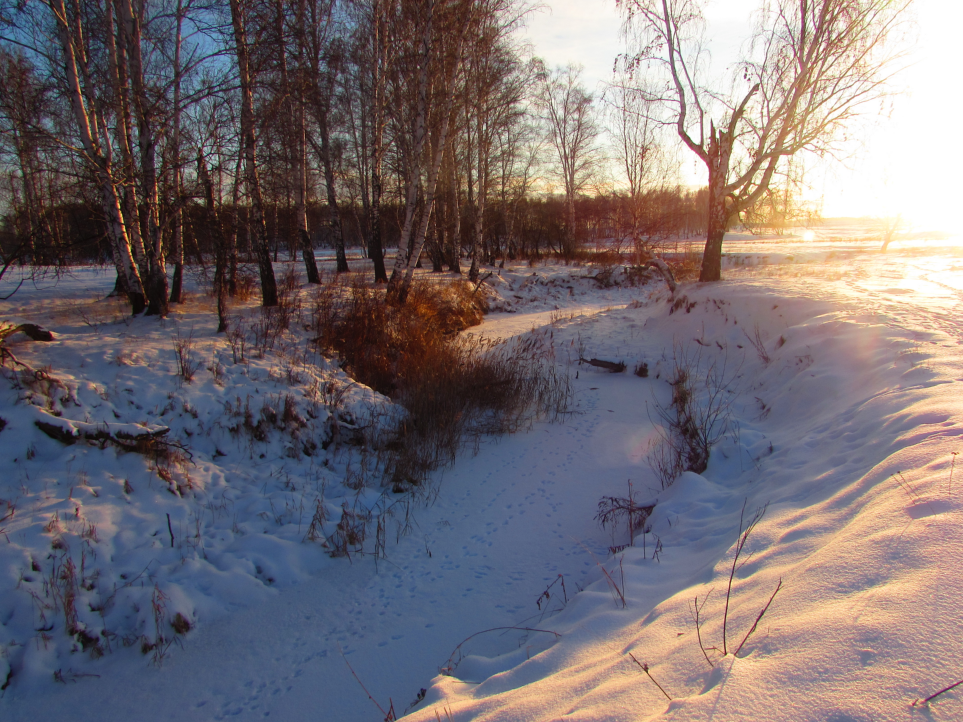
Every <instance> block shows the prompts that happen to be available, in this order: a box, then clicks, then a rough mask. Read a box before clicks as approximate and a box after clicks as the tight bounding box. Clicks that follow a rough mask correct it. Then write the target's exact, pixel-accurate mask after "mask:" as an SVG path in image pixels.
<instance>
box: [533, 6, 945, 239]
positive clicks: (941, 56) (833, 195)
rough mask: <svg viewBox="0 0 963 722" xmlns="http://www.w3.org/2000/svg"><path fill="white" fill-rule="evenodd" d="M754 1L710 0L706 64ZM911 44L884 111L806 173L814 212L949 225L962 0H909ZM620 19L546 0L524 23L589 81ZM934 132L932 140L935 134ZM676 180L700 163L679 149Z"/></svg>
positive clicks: (742, 26)
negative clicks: (818, 208)
mask: <svg viewBox="0 0 963 722" xmlns="http://www.w3.org/2000/svg"><path fill="white" fill-rule="evenodd" d="M758 5H759V0H710V1H709V2H708V4H707V8H706V17H707V20H708V28H707V35H708V40H709V42H710V46H711V48H712V52H713V63H714V67H715V68H723V69H724V68H725V67H726V66H727V65H728V64H729V63H730V62H732V61H733V60H734V59H735V58H736V57H737V53H738V50H739V47H740V45H741V43H742V42H743V40H744V39H745V37H746V35H747V33H748V30H749V28H750V26H751V20H750V19H751V16H752V12H753V10H754V9H755V8H757V7H758ZM912 12H913V15H914V18H915V26H916V27H915V34H916V41H915V43H914V45H913V48H912V50H911V52H910V55H909V58H908V62H907V65H908V67H907V68H906V69H905V70H904V71H903V72H902V73H901V74H900V75H899V76H898V77H897V79H896V82H895V85H896V87H897V88H898V89H899V90H900V91H901V93H900V94H899V95H898V96H896V97H894V98H893V100H892V106H891V108H890V107H889V105H887V108H886V116H878V117H873V118H869V119H868V120H869V121H870V122H869V123H868V125H867V127H865V128H863V129H862V130H860V131H859V135H860V136H861V138H860V142H859V143H858V145H857V144H854V145H853V147H852V151H851V153H850V154H849V156H848V157H847V158H845V159H843V161H842V162H836V161H834V162H832V163H825V164H823V165H821V166H819V167H816V168H813V169H812V170H811V172H809V173H808V175H807V183H808V184H809V186H810V188H809V190H808V192H807V193H808V194H809V197H810V198H811V199H813V200H817V201H821V204H822V214H823V216H824V217H834V216H874V217H885V216H891V215H894V214H895V213H900V214H901V215H902V216H903V218H904V219H905V221H906V222H907V223H909V224H910V225H911V226H912V227H915V228H918V229H920V230H927V229H934V228H940V229H943V230H950V229H951V228H952V227H953V225H954V222H955V218H952V217H951V211H952V209H953V208H955V207H956V206H957V205H959V191H960V190H961V182H960V180H959V175H958V174H956V173H953V170H954V169H956V168H960V167H963V147H961V144H960V143H959V142H957V141H956V140H955V139H954V138H953V136H952V134H953V130H952V128H953V126H954V121H955V120H956V119H959V118H960V117H961V116H963V102H961V99H960V97H959V94H958V93H955V92H952V91H951V90H949V89H950V88H953V87H954V86H958V84H959V80H958V78H957V77H956V75H955V69H956V68H958V67H959V65H960V63H959V57H958V52H957V49H956V48H957V43H958V40H957V37H956V36H957V31H958V28H960V27H961V26H963V2H958V1H957V0H949V1H948V0H916V1H915V3H914V6H913V11H912ZM620 26H621V17H620V15H619V12H618V11H617V9H616V6H615V2H614V0H547V1H546V2H543V3H541V8H540V9H539V10H537V11H536V12H534V13H533V14H532V16H531V19H530V21H529V25H528V28H527V30H526V33H527V37H528V40H529V42H530V43H531V44H532V47H533V52H534V53H535V54H536V55H538V56H540V57H542V58H543V59H545V60H546V61H547V62H548V64H550V65H564V64H566V63H569V62H572V63H578V64H581V65H583V66H584V71H583V78H584V79H585V82H586V85H588V86H589V87H590V88H599V87H601V86H600V84H601V83H603V82H604V81H606V80H608V79H609V78H611V75H612V66H613V63H614V61H615V58H616V56H617V55H618V54H619V53H620V52H622V51H623V50H624V42H623V40H622V38H621V36H620ZM941 136H942V138H941ZM682 157H683V159H684V160H683V167H682V176H683V179H684V180H685V182H687V183H691V184H693V185H698V184H700V182H704V178H703V172H702V169H701V168H700V163H699V162H698V161H697V160H695V159H694V158H693V157H692V156H691V154H690V155H688V156H686V155H683V156H682Z"/></svg>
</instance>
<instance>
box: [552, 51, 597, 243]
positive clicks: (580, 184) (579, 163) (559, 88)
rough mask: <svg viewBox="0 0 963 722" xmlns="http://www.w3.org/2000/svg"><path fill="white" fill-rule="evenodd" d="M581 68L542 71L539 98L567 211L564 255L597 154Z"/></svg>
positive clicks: (594, 125) (592, 114)
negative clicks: (578, 205)
mask: <svg viewBox="0 0 963 722" xmlns="http://www.w3.org/2000/svg"><path fill="white" fill-rule="evenodd" d="M581 74H582V69H581V67H580V66H577V65H567V66H565V67H558V68H555V69H554V70H550V71H549V70H545V71H543V72H542V89H541V94H540V97H539V101H540V104H541V107H542V113H543V117H544V118H545V122H546V123H547V125H548V137H549V141H550V144H551V146H552V148H553V149H554V151H555V160H556V161H557V162H558V174H559V175H560V176H561V178H562V184H563V186H564V188H565V201H566V206H567V210H568V218H567V224H566V234H565V239H564V243H563V249H562V251H563V254H565V255H569V256H570V255H571V254H572V253H574V251H575V248H576V242H577V237H576V227H575V220H576V219H575V198H576V197H577V196H578V194H579V193H581V192H582V190H583V189H584V188H585V186H586V185H587V184H588V182H589V180H590V178H591V177H592V174H593V173H594V171H595V169H596V166H597V165H598V162H599V156H598V154H597V152H596V149H595V147H594V146H595V140H596V138H597V137H598V135H599V127H598V124H597V122H596V118H595V107H594V105H593V100H594V99H593V97H592V94H591V93H589V92H588V91H587V90H586V89H585V88H584V87H583V86H582V84H581Z"/></svg>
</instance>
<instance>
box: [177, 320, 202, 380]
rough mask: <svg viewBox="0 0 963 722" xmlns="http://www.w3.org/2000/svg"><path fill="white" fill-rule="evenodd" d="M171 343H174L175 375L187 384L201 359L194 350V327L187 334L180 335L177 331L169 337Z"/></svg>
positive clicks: (192, 378)
mask: <svg viewBox="0 0 963 722" xmlns="http://www.w3.org/2000/svg"><path fill="white" fill-rule="evenodd" d="M171 343H172V344H173V345H174V356H175V358H176V360H177V375H178V376H180V377H181V378H182V379H184V383H187V384H189V383H191V382H192V381H193V380H194V375H195V374H196V373H197V370H198V369H199V368H200V367H201V360H200V359H199V358H198V357H197V354H196V353H195V350H194V346H195V342H194V329H193V328H191V332H190V333H189V334H187V336H181V335H180V332H178V333H177V334H176V335H175V336H172V337H171Z"/></svg>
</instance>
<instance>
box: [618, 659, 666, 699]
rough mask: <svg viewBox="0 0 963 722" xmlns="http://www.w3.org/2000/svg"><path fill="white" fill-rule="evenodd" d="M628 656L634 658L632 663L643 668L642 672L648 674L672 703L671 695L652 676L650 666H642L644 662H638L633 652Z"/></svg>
mask: <svg viewBox="0 0 963 722" xmlns="http://www.w3.org/2000/svg"><path fill="white" fill-rule="evenodd" d="M628 655H629V656H630V657H631V658H632V661H633V662H635V663H636V664H637V665H639V666H640V667H641V668H642V671H643V672H645V673H646V675H647V676H648V678H649V679H651V680H652V684H654V685H655V686H656V687H658V688H659V691H660V692H661V693H662V694H664V695H665V698H666V699H667V700H669V701H670V702H671V701H672V698H671V697H670V696H669V693H668V692H666V691H665V690H664V689H662V685H661V684H659V683H658V682H656V681H655V677H653V676H652V673H651V672H650V671H649V665H648V664H642V662H640V661H639V660H637V659H636V658H635V655H634V654H632V653H631V652H628Z"/></svg>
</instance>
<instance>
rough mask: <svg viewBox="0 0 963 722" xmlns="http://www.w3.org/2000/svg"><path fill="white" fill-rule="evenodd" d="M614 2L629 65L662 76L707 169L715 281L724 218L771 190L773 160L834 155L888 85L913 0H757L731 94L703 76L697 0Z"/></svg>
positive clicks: (706, 261)
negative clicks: (628, 44) (622, 20)
mask: <svg viewBox="0 0 963 722" xmlns="http://www.w3.org/2000/svg"><path fill="white" fill-rule="evenodd" d="M617 2H618V4H619V5H620V6H621V7H622V9H623V11H624V12H625V14H626V24H625V29H626V33H627V35H628V36H629V37H630V39H631V41H632V43H633V51H634V58H633V60H634V62H635V64H636V65H637V66H638V67H641V68H645V69H656V70H658V71H659V72H661V73H662V75H663V77H664V78H665V79H666V81H667V85H668V87H669V91H668V93H667V94H665V95H664V96H663V97H662V98H661V99H662V100H663V101H664V102H665V103H666V104H667V107H669V108H670V110H671V120H672V123H673V125H675V127H676V131H677V132H678V135H679V137H680V138H681V139H682V142H683V143H684V144H685V145H686V147H688V148H689V150H691V151H692V152H693V153H695V154H696V155H697V156H698V157H699V158H700V159H701V160H702V162H703V163H704V164H705V165H706V168H707V169H708V173H709V201H708V202H709V208H708V217H709V224H708V231H707V234H706V246H705V252H704V254H703V259H702V272H701V275H700V280H702V281H717V280H719V279H720V278H721V269H722V241H723V237H724V235H725V232H726V230H727V229H728V227H729V224H730V222H731V221H732V219H734V218H736V217H738V215H739V214H740V213H741V212H743V211H745V210H746V209H747V208H750V207H752V206H753V204H755V203H756V202H757V201H758V200H759V199H760V198H761V197H762V196H763V195H764V194H765V193H766V192H767V189H768V188H769V186H770V183H771V182H772V179H773V176H774V174H775V173H776V171H777V168H778V167H779V165H780V163H781V162H782V161H784V160H785V159H786V158H789V157H791V156H793V155H795V154H796V153H799V152H801V151H812V152H816V153H820V154H831V153H833V152H834V151H835V150H836V149H837V148H838V146H837V145H836V143H837V141H838V140H839V139H840V138H841V136H842V133H843V131H844V129H845V128H846V127H847V126H848V125H850V124H851V123H852V121H853V120H854V119H856V118H857V117H858V116H859V115H860V114H862V113H865V112H867V111H868V110H869V109H870V108H872V107H873V106H874V105H875V104H876V103H877V102H878V101H879V100H880V98H881V97H882V96H884V95H885V94H886V93H887V90H888V81H889V80H890V79H891V77H892V75H893V73H894V72H895V71H896V70H897V63H896V62H895V61H896V60H897V59H898V58H899V57H901V55H900V52H899V50H898V49H894V48H893V45H894V43H892V42H891V41H893V40H894V39H895V36H896V35H898V33H899V31H900V29H901V27H902V23H903V19H904V18H905V15H906V9H907V8H908V7H909V5H910V4H911V3H912V0H764V2H763V4H762V7H761V9H760V11H759V13H758V16H757V26H756V31H755V34H754V36H753V38H752V42H751V43H750V44H749V46H748V52H747V56H746V58H745V59H744V61H743V62H742V63H740V65H739V77H737V78H736V79H735V80H734V82H733V87H732V90H731V92H729V93H723V92H720V91H719V90H718V89H715V90H713V89H711V88H708V87H706V86H705V85H703V84H702V81H701V77H702V73H701V71H702V70H703V67H704V65H705V61H706V56H705V52H704V48H703V47H702V45H701V43H700V37H701V30H702V27H703V25H704V18H703V13H702V7H703V5H704V0H617ZM713 111H715V113H716V117H717V119H718V123H717V122H716V119H714V118H713V117H712V115H713Z"/></svg>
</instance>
